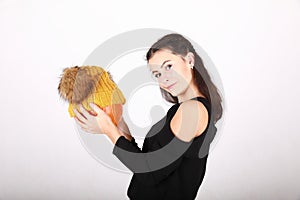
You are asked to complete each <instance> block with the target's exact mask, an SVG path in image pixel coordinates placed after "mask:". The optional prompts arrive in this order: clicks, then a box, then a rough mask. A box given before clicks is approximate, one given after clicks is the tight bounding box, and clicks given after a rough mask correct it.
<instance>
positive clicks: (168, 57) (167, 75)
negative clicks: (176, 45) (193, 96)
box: [148, 50, 193, 96]
mask: <svg viewBox="0 0 300 200" xmlns="http://www.w3.org/2000/svg"><path fill="white" fill-rule="evenodd" d="M190 58H191V56H190V55H189V56H188V55H187V56H186V57H185V58H183V57H181V56H179V55H175V54H172V53H171V51H169V50H159V51H157V52H155V53H154V55H153V56H152V58H151V59H149V61H148V66H149V68H150V72H151V73H152V76H153V77H154V79H155V80H156V81H157V82H158V84H159V86H160V87H161V88H162V89H164V90H166V91H167V92H169V93H171V94H172V95H173V96H178V95H180V94H182V93H183V92H184V91H186V89H187V88H188V86H189V84H190V82H191V80H192V71H191V65H190V63H191V62H193V59H190Z"/></svg>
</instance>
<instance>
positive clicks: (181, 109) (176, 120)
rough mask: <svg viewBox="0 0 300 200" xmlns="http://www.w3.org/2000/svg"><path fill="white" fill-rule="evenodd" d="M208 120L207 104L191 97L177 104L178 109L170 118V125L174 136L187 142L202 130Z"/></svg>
mask: <svg viewBox="0 0 300 200" xmlns="http://www.w3.org/2000/svg"><path fill="white" fill-rule="evenodd" d="M208 121H209V111H208V108H207V105H205V103H203V102H202V101H199V100H198V99H194V98H193V99H190V100H187V101H184V102H182V103H180V104H179V105H178V109H177V110H176V112H175V114H174V116H173V117H172V119H171V122H170V127H171V130H172V132H173V134H174V135H175V136H176V137H178V138H179V139H181V140H183V141H185V142H189V141H191V140H192V139H193V138H195V137H197V136H199V135H201V134H202V133H203V132H204V130H205V129H206V127H207V125H208Z"/></svg>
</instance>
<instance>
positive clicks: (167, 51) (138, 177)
mask: <svg viewBox="0 0 300 200" xmlns="http://www.w3.org/2000/svg"><path fill="white" fill-rule="evenodd" d="M147 62H148V67H149V70H150V72H151V73H152V75H153V77H154V78H155V79H156V80H157V81H158V84H159V86H160V90H161V93H162V96H163V98H165V100H166V101H168V102H171V103H174V105H173V106H172V107H171V108H170V109H169V110H168V112H167V114H166V116H165V117H164V118H163V119H161V120H160V121H159V122H157V123H156V124H155V125H153V126H152V128H151V129H150V130H149V132H148V133H147V135H146V138H145V140H144V144H143V148H142V149H140V148H139V147H138V146H137V143H136V142H135V140H134V138H133V137H131V136H129V135H130V132H129V129H128V127H127V125H126V122H124V120H122V121H121V122H120V123H119V124H120V125H118V127H116V126H115V125H114V124H113V123H112V121H111V119H110V117H109V116H108V115H107V114H106V113H105V112H104V111H102V110H101V109H100V108H98V107H97V106H94V105H92V106H93V109H94V110H95V112H96V113H97V116H93V115H90V114H89V113H88V112H87V111H85V110H84V109H83V108H82V107H81V109H80V113H79V112H77V110H74V112H75V114H76V117H75V120H76V122H77V123H78V124H79V125H80V127H81V128H82V129H83V130H85V131H86V132H90V133H104V134H106V135H107V136H108V137H109V138H110V140H111V141H112V143H113V144H114V145H115V146H114V150H113V154H114V155H115V156H117V158H118V159H119V160H120V161H121V162H122V163H123V164H124V165H125V166H127V167H128V168H129V169H130V170H131V171H132V172H133V173H134V174H133V177H132V179H131V182H130V185H129V188H128V191H127V195H128V197H129V198H130V199H131V200H135V199H139V200H147V199H151V200H154V199H155V200H160V199H172V200H175V199H182V200H189V199H195V197H196V196H197V192H198V189H199V187H200V185H201V183H202V180H203V178H204V175H205V171H206V162H207V158H208V152H209V144H210V143H211V141H212V140H213V138H214V136H215V134H216V131H217V129H216V127H215V123H216V122H217V121H218V120H219V119H220V118H221V117H222V106H221V101H222V100H221V97H220V95H219V93H218V89H217V88H216V86H215V85H214V84H213V82H212V81H211V79H210V76H209V74H208V72H207V70H206V69H205V67H204V65H203V62H202V59H201V58H200V56H199V55H198V54H197V52H196V51H195V49H194V47H193V46H192V44H191V43H190V42H189V41H188V40H187V39H186V38H184V37H183V36H182V35H180V34H175V33H174V34H169V35H166V36H164V37H162V38H161V39H159V40H158V41H157V42H156V43H154V44H153V45H152V47H151V48H150V49H149V51H148V52H147Z"/></svg>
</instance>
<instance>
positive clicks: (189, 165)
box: [113, 97, 217, 200]
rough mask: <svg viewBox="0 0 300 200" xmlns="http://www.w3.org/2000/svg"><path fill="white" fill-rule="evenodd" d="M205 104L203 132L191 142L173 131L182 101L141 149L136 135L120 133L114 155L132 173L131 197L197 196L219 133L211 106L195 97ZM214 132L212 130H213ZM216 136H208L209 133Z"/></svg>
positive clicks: (136, 199) (154, 128)
mask: <svg viewBox="0 0 300 200" xmlns="http://www.w3.org/2000/svg"><path fill="white" fill-rule="evenodd" d="M192 99H194V100H198V101H200V102H202V103H203V104H204V106H205V107H206V109H207V110H208V114H209V122H208V126H207V127H206V129H205V130H204V132H203V133H202V134H201V135H200V136H198V137H195V138H194V139H193V140H192V141H190V142H185V141H182V140H180V139H178V138H177V137H175V135H174V134H173V133H172V130H171V128H170V122H171V119H172V118H173V116H174V115H175V113H176V111H177V109H178V108H179V106H180V104H181V103H176V104H174V105H173V106H172V107H171V108H170V109H169V110H168V112H167V114H166V116H165V117H164V118H162V119H161V120H160V121H159V122H157V123H156V124H155V125H153V126H152V127H151V129H150V130H149V132H148V133H147V135H146V138H145V140H144V143H143V148H142V150H140V148H139V147H138V145H137V143H136V142H135V140H134V138H133V139H132V141H131V142H130V141H128V140H127V139H126V138H125V137H124V136H121V137H120V138H119V139H118V140H117V142H116V144H115V146H114V149H113V154H114V155H115V156H117V158H118V159H119V160H120V161H121V162H122V163H123V164H124V165H125V166H126V167H128V168H129V169H130V170H131V171H132V172H134V174H133V177H132V179H131V182H130V185H129V188H128V191H127V195H128V197H129V198H130V199H131V200H147V199H151V200H154V199H155V200H163V199H166V200H168V199H172V200H176V199H177V200H179V199H180V200H190V199H195V198H196V196H197V191H198V189H199V187H200V185H201V183H202V180H203V178H204V174H205V171H206V162H207V157H208V150H209V144H210V142H211V141H212V139H211V138H213V137H214V134H215V133H216V130H217V129H216V127H215V126H214V125H212V124H211V123H210V122H211V120H210V119H211V107H210V103H209V101H208V100H207V99H205V98H203V97H195V98H192ZM210 132H211V133H210ZM208 133H209V135H210V136H211V135H212V136H213V137H205V136H206V135H208Z"/></svg>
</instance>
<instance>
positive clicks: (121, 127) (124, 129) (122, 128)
mask: <svg viewBox="0 0 300 200" xmlns="http://www.w3.org/2000/svg"><path fill="white" fill-rule="evenodd" d="M118 128H119V130H120V132H121V133H122V135H123V136H124V137H125V138H126V139H127V140H129V141H132V136H131V133H130V130H129V128H128V126H127V123H126V122H125V120H124V118H123V117H122V118H121V120H120V121H119V123H118Z"/></svg>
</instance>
